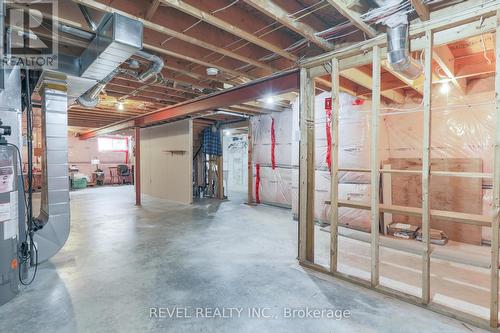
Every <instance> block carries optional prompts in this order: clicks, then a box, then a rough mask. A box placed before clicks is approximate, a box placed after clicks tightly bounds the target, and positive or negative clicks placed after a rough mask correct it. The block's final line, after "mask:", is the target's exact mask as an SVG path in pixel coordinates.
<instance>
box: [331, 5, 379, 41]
mask: <svg viewBox="0 0 500 333" xmlns="http://www.w3.org/2000/svg"><path fill="white" fill-rule="evenodd" d="M327 1H328V3H329V4H330V5H332V6H333V7H334V8H335V9H336V10H337V11H338V12H339V13H340V14H342V15H343V16H344V17H345V18H347V19H348V20H349V21H351V22H352V24H354V25H355V26H356V27H358V28H359V29H360V30H361V31H363V32H364V33H365V34H366V35H367V36H368V37H370V38H373V37H375V36H376V35H377V31H376V30H375V29H373V28H372V27H370V26H369V25H368V24H366V23H365V22H363V20H362V19H361V17H360V15H359V13H358V12H355V11H354V10H352V9H349V8H348V7H347V5H346V4H345V2H344V1H343V0H327Z"/></svg>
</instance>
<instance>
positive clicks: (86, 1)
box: [72, 0, 274, 75]
mask: <svg viewBox="0 0 500 333" xmlns="http://www.w3.org/2000/svg"><path fill="white" fill-rule="evenodd" d="M72 1H73V2H75V3H80V4H83V5H85V6H88V7H90V8H94V9H96V10H99V11H101V12H104V13H118V14H121V15H123V16H126V17H129V18H132V19H134V20H137V21H140V22H142V23H143V25H144V28H145V29H151V30H153V31H156V32H159V33H162V34H164V35H167V36H171V37H174V38H177V39H179V40H182V41H184V42H187V43H189V44H192V45H196V46H200V47H203V48H205V49H207V50H210V51H213V52H216V53H219V54H222V55H225V56H227V57H230V58H233V59H237V60H239V61H242V62H244V63H248V64H251V65H254V66H257V67H261V68H264V69H267V70H271V71H274V68H272V67H271V66H269V65H268V64H266V63H263V62H260V61H256V60H255V59H252V58H249V57H245V56H243V55H241V54H238V53H235V52H232V51H229V50H227V49H225V48H223V47H218V46H215V45H213V44H210V43H206V42H204V41H203V40H200V39H197V38H194V37H191V36H189V35H187V34H184V33H181V32H178V31H175V30H173V29H169V28H167V27H165V26H162V25H160V24H156V23H153V22H151V21H148V20H145V19H143V18H140V17H137V16H135V15H132V14H130V13H127V12H125V11H122V10H119V9H116V8H115V7H112V6H109V5H106V4H103V3H101V2H98V1H95V0H72ZM254 37H255V36H254ZM146 40H147V38H145V43H144V46H145V47H146V48H151V46H153V45H149V46H148V45H147V41H146ZM155 49H157V51H158V52H159V51H160V50H163V51H166V50H165V49H164V48H159V47H158V46H155ZM162 53H165V52H162ZM170 55H172V54H170ZM175 56H176V57H177V58H180V59H185V57H184V56H183V55H181V54H176V55H175ZM185 60H188V59H185ZM188 61H191V60H188ZM203 65H204V66H206V65H205V64H203ZM208 66H209V67H216V68H220V69H221V70H225V69H223V68H221V67H220V66H217V65H212V64H210V65H208ZM238 75H239V74H238Z"/></svg>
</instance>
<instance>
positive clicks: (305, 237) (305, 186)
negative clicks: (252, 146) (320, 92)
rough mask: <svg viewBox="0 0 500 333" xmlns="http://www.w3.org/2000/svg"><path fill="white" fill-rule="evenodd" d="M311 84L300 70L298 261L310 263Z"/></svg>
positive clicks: (312, 224)
mask: <svg viewBox="0 0 500 333" xmlns="http://www.w3.org/2000/svg"><path fill="white" fill-rule="evenodd" d="M314 91H315V89H314V80H313V79H311V78H310V76H309V70H307V69H304V68H302V69H301V70H300V111H299V121H300V163H299V260H300V261H309V262H314V171H315V168H314Z"/></svg>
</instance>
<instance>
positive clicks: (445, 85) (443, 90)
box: [439, 81, 450, 95]
mask: <svg viewBox="0 0 500 333" xmlns="http://www.w3.org/2000/svg"><path fill="white" fill-rule="evenodd" d="M439 90H440V91H441V94H443V95H445V94H447V93H448V92H449V91H450V84H449V83H448V81H445V82H443V83H442V84H441V88H440V89H439Z"/></svg>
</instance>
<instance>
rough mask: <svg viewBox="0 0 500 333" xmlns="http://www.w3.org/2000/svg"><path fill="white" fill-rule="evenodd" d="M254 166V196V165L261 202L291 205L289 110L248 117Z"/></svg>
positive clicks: (290, 118) (290, 132)
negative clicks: (249, 119) (251, 135)
mask: <svg viewBox="0 0 500 333" xmlns="http://www.w3.org/2000/svg"><path fill="white" fill-rule="evenodd" d="M273 119H274V143H275V144H274V162H275V168H274V169H273V168H272V165H273V160H272V155H273V154H272V149H273V144H272V143H273V142H272V125H273ZM251 122H252V134H253V138H252V140H253V151H252V152H253V154H252V162H253V168H254V181H253V186H252V188H253V197H254V198H256V197H257V195H256V165H257V164H258V165H259V167H260V172H259V199H260V202H262V203H267V204H273V205H277V206H282V207H291V206H292V169H293V167H292V137H293V135H292V111H291V110H290V109H286V110H284V111H281V112H273V113H270V114H266V115H262V116H255V117H252V118H251Z"/></svg>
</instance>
